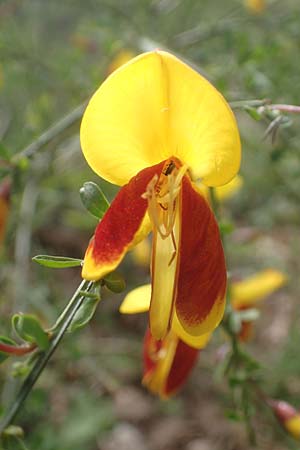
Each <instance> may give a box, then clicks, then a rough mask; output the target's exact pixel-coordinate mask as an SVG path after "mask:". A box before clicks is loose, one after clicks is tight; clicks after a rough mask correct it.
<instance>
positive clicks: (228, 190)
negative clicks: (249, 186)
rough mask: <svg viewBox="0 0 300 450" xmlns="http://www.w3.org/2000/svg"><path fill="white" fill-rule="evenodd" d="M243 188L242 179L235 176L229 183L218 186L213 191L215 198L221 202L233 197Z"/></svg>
mask: <svg viewBox="0 0 300 450" xmlns="http://www.w3.org/2000/svg"><path fill="white" fill-rule="evenodd" d="M242 186H243V178H242V177H241V176H240V175H237V176H235V177H234V178H233V179H232V180H231V181H230V182H229V183H227V184H224V186H219V187H217V188H216V189H215V192H216V197H217V199H218V200H219V201H220V202H223V201H225V200H227V199H229V198H231V197H233V196H234V194H236V193H237V192H238V191H239V190H240V189H241V188H242Z"/></svg>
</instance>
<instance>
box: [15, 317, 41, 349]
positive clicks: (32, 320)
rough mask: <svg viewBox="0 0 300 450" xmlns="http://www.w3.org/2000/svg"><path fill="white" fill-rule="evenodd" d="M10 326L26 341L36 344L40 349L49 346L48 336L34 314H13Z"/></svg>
mask: <svg viewBox="0 0 300 450" xmlns="http://www.w3.org/2000/svg"><path fill="white" fill-rule="evenodd" d="M12 327H13V329H14V330H15V332H16V334H17V335H18V336H19V337H20V338H21V339H23V340H24V341H26V342H30V343H33V344H36V345H37V346H38V347H39V348H40V349H41V350H46V349H47V348H48V346H49V337H48V334H47V333H46V331H44V330H43V328H42V326H41V324H40V322H39V321H38V319H37V318H36V317H35V316H32V315H29V314H15V315H14V316H13V317H12Z"/></svg>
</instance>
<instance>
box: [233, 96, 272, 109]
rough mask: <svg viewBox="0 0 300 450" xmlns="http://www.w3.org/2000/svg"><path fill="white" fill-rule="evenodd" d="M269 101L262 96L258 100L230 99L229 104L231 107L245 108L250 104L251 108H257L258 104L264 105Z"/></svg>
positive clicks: (269, 101)
mask: <svg viewBox="0 0 300 450" xmlns="http://www.w3.org/2000/svg"><path fill="white" fill-rule="evenodd" d="M270 103H271V100H269V99H267V98H263V99H260V100H257V99H256V100H237V101H232V102H229V105H230V107H231V108H232V109H237V108H245V107H247V106H252V107H253V108H257V107H259V106H265V105H268V107H269V104H270Z"/></svg>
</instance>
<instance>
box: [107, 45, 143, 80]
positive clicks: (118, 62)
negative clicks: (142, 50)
mask: <svg viewBox="0 0 300 450" xmlns="http://www.w3.org/2000/svg"><path fill="white" fill-rule="evenodd" d="M135 56H136V54H135V53H134V52H133V51H132V50H128V49H123V50H120V51H119V52H118V53H117V54H116V55H115V57H114V58H113V59H112V61H111V63H110V64H109V66H108V70H107V73H108V74H110V73H112V72H114V71H115V70H116V69H118V68H119V67H121V66H123V64H125V63H127V62H128V61H130V60H131V59H132V58H134V57H135Z"/></svg>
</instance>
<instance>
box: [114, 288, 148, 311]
mask: <svg viewBox="0 0 300 450" xmlns="http://www.w3.org/2000/svg"><path fill="white" fill-rule="evenodd" d="M150 300H151V284H145V285H143V286H139V287H138V288H136V289H133V290H132V291H130V292H129V293H128V294H127V295H126V297H125V298H124V300H123V302H122V304H121V306H120V313H122V314H137V313H143V312H147V311H148V310H149V308H150Z"/></svg>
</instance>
